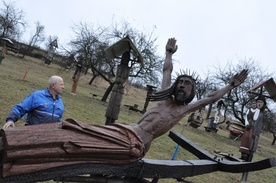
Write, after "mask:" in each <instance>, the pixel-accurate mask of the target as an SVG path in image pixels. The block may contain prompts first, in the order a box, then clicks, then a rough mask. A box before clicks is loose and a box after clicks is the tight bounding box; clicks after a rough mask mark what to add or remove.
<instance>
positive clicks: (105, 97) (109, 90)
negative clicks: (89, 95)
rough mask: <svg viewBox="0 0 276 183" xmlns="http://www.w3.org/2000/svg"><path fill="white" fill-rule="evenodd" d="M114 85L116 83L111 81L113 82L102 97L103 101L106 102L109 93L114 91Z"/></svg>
mask: <svg viewBox="0 0 276 183" xmlns="http://www.w3.org/2000/svg"><path fill="white" fill-rule="evenodd" d="M113 86H114V83H111V84H110V85H109V87H108V88H107V89H106V91H105V93H104V95H103V97H102V101H104V102H106V100H107V97H108V95H109V94H110V92H111V91H112V88H113Z"/></svg>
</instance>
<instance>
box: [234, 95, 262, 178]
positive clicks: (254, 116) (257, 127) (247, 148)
mask: <svg viewBox="0 0 276 183" xmlns="http://www.w3.org/2000/svg"><path fill="white" fill-rule="evenodd" d="M265 109H266V100H265V97H263V96H262V95H260V96H259V97H258V98H257V99H256V100H254V101H252V104H251V108H250V109H249V111H248V112H247V113H246V114H247V115H246V121H245V126H246V129H245V130H244V134H243V137H242V140H241V146H240V149H239V151H240V152H241V159H243V160H245V161H247V162H251V161H252V159H253V154H254V152H256V150H257V147H258V143H259V137H260V134H261V132H262V127H263V119H264V114H263V111H264V110H265ZM247 176H248V172H245V173H243V175H242V182H246V181H247Z"/></svg>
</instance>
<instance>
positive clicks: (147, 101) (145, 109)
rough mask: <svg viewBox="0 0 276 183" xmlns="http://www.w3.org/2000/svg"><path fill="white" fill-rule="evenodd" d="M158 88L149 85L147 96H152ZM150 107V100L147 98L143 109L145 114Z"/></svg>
mask: <svg viewBox="0 0 276 183" xmlns="http://www.w3.org/2000/svg"><path fill="white" fill-rule="evenodd" d="M155 88H156V86H153V85H147V90H148V92H147V96H148V95H150V94H152V93H153V92H154V89H155ZM148 105H149V99H148V98H146V101H145V104H144V108H143V112H146V111H147V107H148Z"/></svg>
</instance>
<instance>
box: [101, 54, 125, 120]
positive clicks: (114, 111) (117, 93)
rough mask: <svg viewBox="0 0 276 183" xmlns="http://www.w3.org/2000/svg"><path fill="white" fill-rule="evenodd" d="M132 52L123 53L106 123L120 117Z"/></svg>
mask: <svg viewBox="0 0 276 183" xmlns="http://www.w3.org/2000/svg"><path fill="white" fill-rule="evenodd" d="M129 59H130V53H129V52H128V51H127V52H125V53H124V54H123V55H122V60H121V64H120V65H118V67H117V73H116V78H115V83H114V86H113V88H112V92H111V97H110V99H109V102H108V106H107V110H106V113H105V117H106V122H105V124H111V123H114V122H115V120H117V119H118V115H119V113H120V108H121V103H122V99H123V95H124V84H125V83H126V81H127V80H128V76H129V72H130V67H129V66H128V62H129Z"/></svg>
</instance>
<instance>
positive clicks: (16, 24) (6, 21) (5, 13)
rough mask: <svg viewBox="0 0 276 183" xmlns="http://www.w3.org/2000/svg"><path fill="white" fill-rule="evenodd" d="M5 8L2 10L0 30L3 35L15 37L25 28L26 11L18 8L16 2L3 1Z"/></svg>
mask: <svg viewBox="0 0 276 183" xmlns="http://www.w3.org/2000/svg"><path fill="white" fill-rule="evenodd" d="M3 5H4V8H2V9H1V10H0V31H1V37H10V38H15V37H17V36H19V35H20V34H21V29H22V28H23V29H25V27H26V25H27V23H26V21H25V20H24V13H23V11H22V10H18V9H17V8H16V7H15V5H14V3H7V2H6V1H3Z"/></svg>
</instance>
